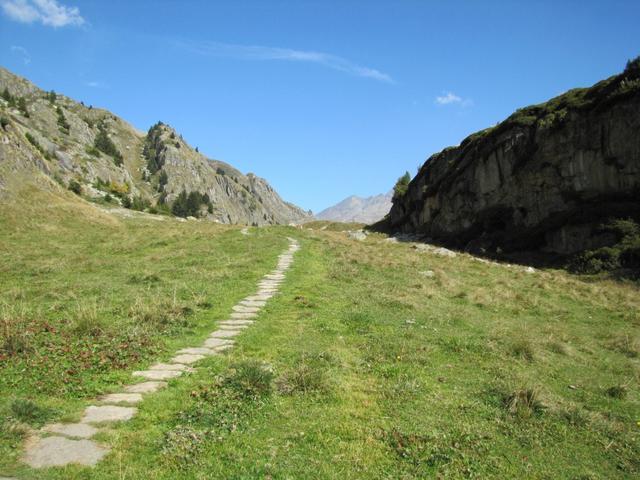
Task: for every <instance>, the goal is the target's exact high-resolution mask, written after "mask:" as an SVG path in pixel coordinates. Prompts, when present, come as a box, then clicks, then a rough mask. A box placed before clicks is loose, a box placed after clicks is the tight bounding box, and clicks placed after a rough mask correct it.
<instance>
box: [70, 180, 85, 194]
mask: <svg viewBox="0 0 640 480" xmlns="http://www.w3.org/2000/svg"><path fill="white" fill-rule="evenodd" d="M68 188H69V190H71V191H72V192H73V193H75V194H76V195H81V194H82V185H80V184H79V183H78V182H77V181H76V180H70V181H69V187H68Z"/></svg>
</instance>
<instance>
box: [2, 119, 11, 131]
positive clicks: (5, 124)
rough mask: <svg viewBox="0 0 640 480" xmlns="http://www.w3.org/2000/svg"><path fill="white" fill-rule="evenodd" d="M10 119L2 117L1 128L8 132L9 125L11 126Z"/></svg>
mask: <svg viewBox="0 0 640 480" xmlns="http://www.w3.org/2000/svg"><path fill="white" fill-rule="evenodd" d="M9 123H10V122H9V119H8V118H7V117H0V127H2V129H3V130H6V129H7V128H6V127H7V125H9Z"/></svg>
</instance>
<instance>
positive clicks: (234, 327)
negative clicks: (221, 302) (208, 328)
mask: <svg viewBox="0 0 640 480" xmlns="http://www.w3.org/2000/svg"><path fill="white" fill-rule="evenodd" d="M248 326H249V325H234V324H231V325H227V324H225V323H219V324H218V330H243V329H245V328H247V327H248Z"/></svg>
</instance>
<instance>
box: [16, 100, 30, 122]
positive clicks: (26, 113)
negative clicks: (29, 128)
mask: <svg viewBox="0 0 640 480" xmlns="http://www.w3.org/2000/svg"><path fill="white" fill-rule="evenodd" d="M18 110H20V112H22V115H24V116H25V117H27V118H29V110H27V100H26V99H25V98H24V97H19V98H18Z"/></svg>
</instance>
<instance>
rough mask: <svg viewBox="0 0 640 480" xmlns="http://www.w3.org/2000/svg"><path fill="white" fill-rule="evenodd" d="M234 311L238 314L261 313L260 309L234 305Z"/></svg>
mask: <svg viewBox="0 0 640 480" xmlns="http://www.w3.org/2000/svg"><path fill="white" fill-rule="evenodd" d="M232 310H233V311H234V312H238V313H258V312H259V311H260V309H259V308H258V307H245V306H243V305H234V306H233V308H232Z"/></svg>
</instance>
